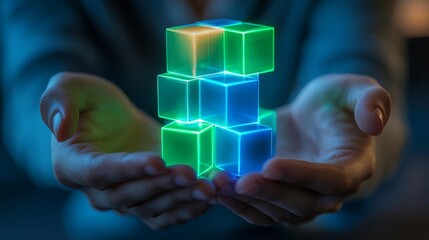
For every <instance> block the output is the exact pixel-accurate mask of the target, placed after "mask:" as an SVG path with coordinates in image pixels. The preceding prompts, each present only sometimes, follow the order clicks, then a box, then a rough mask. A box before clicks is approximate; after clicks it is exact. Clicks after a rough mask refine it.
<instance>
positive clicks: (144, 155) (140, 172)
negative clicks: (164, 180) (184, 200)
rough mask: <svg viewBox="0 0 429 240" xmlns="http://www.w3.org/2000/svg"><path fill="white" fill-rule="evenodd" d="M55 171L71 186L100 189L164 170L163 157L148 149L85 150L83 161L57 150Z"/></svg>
mask: <svg viewBox="0 0 429 240" xmlns="http://www.w3.org/2000/svg"><path fill="white" fill-rule="evenodd" d="M53 154H54V156H56V157H55V158H54V159H53V167H54V172H55V175H56V177H57V178H58V180H59V181H60V182H61V183H63V184H64V185H66V186H70V187H76V186H77V187H80V186H83V187H93V188H96V189H99V190H103V189H106V188H107V187H109V186H112V185H116V184H119V183H122V182H126V181H129V180H132V179H138V178H144V177H148V176H157V175H160V174H163V173H165V171H166V167H165V163H164V161H163V160H162V159H161V157H160V156H159V155H158V154H155V153H149V152H136V153H110V154H104V153H100V154H96V153H91V154H83V155H82V156H80V161H71V160H73V158H70V157H68V158H63V157H61V155H62V153H59V154H55V153H54V152H53Z"/></svg>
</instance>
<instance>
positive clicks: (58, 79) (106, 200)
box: [40, 73, 214, 229]
mask: <svg viewBox="0 0 429 240" xmlns="http://www.w3.org/2000/svg"><path fill="white" fill-rule="evenodd" d="M40 111H41V115H42V118H43V120H44V122H45V123H46V125H47V126H48V127H49V129H50V130H51V131H52V133H53V134H54V135H53V137H52V143H51V146H52V147H51V148H52V163H53V168H54V172H55V176H56V177H57V179H58V180H59V181H60V182H61V183H62V184H64V185H66V186H68V187H72V188H75V189H79V190H81V191H83V192H84V193H85V194H86V195H87V196H88V198H89V200H90V201H91V203H92V205H93V206H94V207H95V208H97V209H102V210H109V209H113V210H116V211H118V212H120V213H127V214H132V215H135V216H138V217H139V218H141V219H142V221H143V222H145V223H146V224H147V225H148V226H150V227H151V228H154V229H160V228H164V227H168V226H172V225H175V224H178V223H182V222H185V221H188V220H191V219H193V218H195V217H196V216H198V215H200V214H202V213H204V212H205V211H206V210H207V209H208V208H209V206H210V204H209V203H208V200H209V199H211V198H212V197H213V196H214V185H213V184H212V183H210V182H208V181H205V180H201V179H198V180H197V179H196V177H195V172H194V171H193V170H192V169H191V168H190V167H188V166H185V165H177V166H172V167H169V168H167V167H166V166H165V165H164V162H163V160H162V159H161V158H160V156H159V151H160V149H159V146H160V125H159V123H157V122H156V121H155V120H154V119H152V118H151V117H149V116H148V115H147V114H145V113H143V112H141V111H140V110H139V109H138V108H137V107H135V106H134V105H133V104H132V103H131V102H130V101H129V99H128V98H127V97H126V95H125V94H124V93H123V92H122V91H121V90H120V89H119V88H118V87H117V86H115V85H114V84H112V83H110V82H108V81H107V80H104V79H102V78H100V77H97V76H94V75H89V74H78V73H60V74H57V75H55V76H53V77H52V78H51V80H50V82H49V84H48V87H47V89H46V91H45V93H44V94H43V96H42V98H41V101H40Z"/></svg>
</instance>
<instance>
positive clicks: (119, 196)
mask: <svg viewBox="0 0 429 240" xmlns="http://www.w3.org/2000/svg"><path fill="white" fill-rule="evenodd" d="M107 197H108V199H109V202H110V203H111V204H112V205H113V206H115V207H118V208H119V207H126V208H130V207H132V203H131V202H130V201H128V200H127V197H126V193H125V192H124V191H122V190H120V189H112V190H108V193H107Z"/></svg>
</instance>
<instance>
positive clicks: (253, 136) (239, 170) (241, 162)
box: [215, 124, 273, 176]
mask: <svg viewBox="0 0 429 240" xmlns="http://www.w3.org/2000/svg"><path fill="white" fill-rule="evenodd" d="M215 139H216V147H215V148H216V151H215V162H216V166H217V167H219V168H220V169H222V170H226V171H229V172H231V173H233V174H235V175H238V176H240V175H244V174H246V173H249V172H257V171H261V170H262V166H263V165H264V163H265V161H266V160H268V159H270V158H271V157H272V156H273V153H272V142H271V140H272V131H271V128H268V127H265V126H262V125H259V124H249V125H242V126H238V127H233V128H221V127H216V135H215Z"/></svg>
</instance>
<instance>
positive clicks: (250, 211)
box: [217, 196, 276, 226]
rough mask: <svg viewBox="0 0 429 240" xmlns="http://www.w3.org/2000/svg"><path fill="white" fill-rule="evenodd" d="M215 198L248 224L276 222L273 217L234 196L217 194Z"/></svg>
mask: <svg viewBox="0 0 429 240" xmlns="http://www.w3.org/2000/svg"><path fill="white" fill-rule="evenodd" d="M217 200H218V202H219V203H220V204H222V205H223V206H225V207H226V208H228V209H229V210H231V211H232V212H233V213H235V214H237V215H238V216H240V217H241V218H242V219H244V220H245V221H246V222H248V223H250V224H255V225H259V226H268V225H272V224H274V223H275V222H276V221H275V220H274V219H273V218H271V217H270V216H268V215H267V214H265V213H263V212H262V211H260V210H258V209H257V208H255V207H253V206H252V205H250V204H249V203H247V202H245V201H240V200H238V199H236V198H233V197H226V196H219V197H218V198H217Z"/></svg>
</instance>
